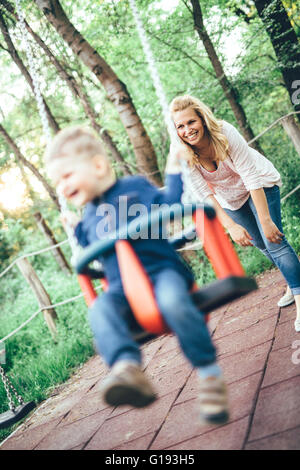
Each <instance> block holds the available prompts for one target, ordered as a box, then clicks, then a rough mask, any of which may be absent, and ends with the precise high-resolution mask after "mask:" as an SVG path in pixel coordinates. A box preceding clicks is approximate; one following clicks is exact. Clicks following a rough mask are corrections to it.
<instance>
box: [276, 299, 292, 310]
mask: <svg viewBox="0 0 300 470" xmlns="http://www.w3.org/2000/svg"><path fill="white" fill-rule="evenodd" d="M294 302H295V299H292V300H290V301H289V302H285V303H284V304H281V303H280V302H278V304H277V305H278V307H280V308H283V307H287V306H288V305H291V304H293V303H294Z"/></svg>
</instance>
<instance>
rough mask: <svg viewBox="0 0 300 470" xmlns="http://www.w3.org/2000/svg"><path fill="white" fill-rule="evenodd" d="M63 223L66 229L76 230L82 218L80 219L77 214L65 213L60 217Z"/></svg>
mask: <svg viewBox="0 0 300 470" xmlns="http://www.w3.org/2000/svg"><path fill="white" fill-rule="evenodd" d="M60 220H61V223H62V224H63V226H64V228H65V229H66V228H67V227H72V228H75V227H76V225H77V224H78V223H79V222H80V217H78V215H77V214H75V212H72V211H64V212H62V214H61V216H60Z"/></svg>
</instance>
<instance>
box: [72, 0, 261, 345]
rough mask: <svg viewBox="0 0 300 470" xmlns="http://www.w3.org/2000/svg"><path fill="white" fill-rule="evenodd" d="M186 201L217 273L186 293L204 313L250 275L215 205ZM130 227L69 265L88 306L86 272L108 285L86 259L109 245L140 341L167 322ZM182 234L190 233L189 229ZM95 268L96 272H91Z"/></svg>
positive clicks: (144, 224)
mask: <svg viewBox="0 0 300 470" xmlns="http://www.w3.org/2000/svg"><path fill="white" fill-rule="evenodd" d="M130 6H131V9H132V12H133V15H134V19H135V23H136V27H137V29H138V32H139V35H140V39H141V43H142V46H143V50H144V53H145V56H146V59H147V62H148V65H149V67H150V72H151V76H152V79H153V84H154V87H155V91H156V94H157V96H158V99H159V102H160V104H161V107H162V110H163V114H164V118H165V121H166V126H167V128H168V131H169V135H170V137H171V141H172V142H176V141H178V139H179V138H178V136H177V132H176V131H175V127H174V124H173V122H172V120H171V117H170V113H169V109H168V104H167V100H166V97H165V94H164V91H163V88H162V85H161V83H160V79H159V75H158V72H157V69H156V64H155V61H154V59H153V57H152V53H151V49H150V45H149V43H148V41H147V38H146V34H145V31H144V29H143V26H142V23H141V20H140V18H139V15H138V11H137V7H136V4H135V1H134V0H130ZM182 174H183V179H184V180H185V181H184V182H185V191H184V193H185V196H190V197H189V199H190V200H191V201H192V196H191V194H190V195H188V194H187V193H188V189H187V185H186V182H187V180H188V177H189V173H188V169H187V168H186V167H185V166H184V165H182ZM189 207H190V208H191V207H192V214H191V215H192V217H193V220H194V224H195V226H194V228H193V229H192V231H193V232H194V235H195V236H196V235H197V236H198V237H199V238H200V239H201V240H202V242H203V248H204V251H205V253H206V254H207V256H208V259H209V260H210V262H211V264H212V266H213V269H214V271H215V273H216V276H217V278H218V279H217V281H215V282H213V283H211V284H210V285H208V286H205V287H204V288H202V289H198V287H197V285H194V286H193V289H192V292H191V295H192V298H193V301H194V303H195V304H196V305H197V307H198V309H199V311H201V312H202V313H204V314H206V320H207V314H208V313H209V312H210V311H212V310H214V309H216V308H218V307H220V306H222V305H224V304H226V303H228V302H230V301H232V300H234V299H237V298H239V297H241V296H243V295H246V294H248V293H249V292H251V291H253V290H255V289H257V285H256V282H255V280H254V279H252V278H248V277H246V276H245V273H244V270H243V268H242V266H241V263H240V260H239V258H238V256H237V254H236V252H235V250H234V247H233V245H232V243H231V242H230V240H229V238H228V236H227V235H226V233H225V231H224V229H223V227H222V225H221V223H220V222H219V220H218V219H217V217H216V213H215V210H214V209H213V208H212V207H211V206H208V205H205V204H189ZM186 209H187V205H185V204H181V205H179V204H177V205H176V209H174V208H172V207H171V208H167V209H164V210H163V211H161V210H160V209H158V210H157V212H156V213H152V214H151V215H149V216H148V215H146V216H144V218H143V220H140V221H139V227H140V231H141V232H142V231H143V230H144V229H145V228H149V227H150V225H151V224H155V223H156V224H158V223H160V222H163V221H164V220H168V221H169V220H171V218H175V217H176V216H178V215H180V216H182V214H186ZM135 231H136V223H135V221H132V222H131V223H130V224H129V225H128V227H125V228H123V229H122V228H121V229H120V231H119V233H115V234H111V236H110V239H109V240H100V241H99V242H95V243H94V244H93V245H92V246H90V247H88V248H86V249H85V250H84V251H83V254H82V255H81V257H80V259H79V260H78V262H77V264H76V266H75V268H76V271H77V273H78V280H79V284H80V286H81V289H82V291H83V293H84V296H85V300H86V303H87V305H88V306H91V305H92V304H93V302H94V301H95V299H96V297H97V294H96V292H95V289H94V287H93V283H92V278H95V277H98V278H102V286H103V289H104V290H106V289H107V288H108V286H107V282H106V280H105V278H103V273H101V272H99V273H98V275H97V273H95V272H94V273H91V272H88V270H89V267H88V264H89V263H90V262H91V261H93V260H95V259H97V257H98V256H100V255H103V254H105V253H107V252H108V251H110V250H113V249H114V250H115V251H116V254H117V259H118V263H119V268H120V274H121V279H122V284H123V288H124V292H125V295H126V297H127V300H128V303H129V305H130V307H131V310H132V312H133V314H134V317H135V323H133V325H131V331H132V334H133V336H134V338H135V339H136V340H137V341H139V342H140V343H143V342H145V341H146V340H148V339H149V336H150V337H151V336H153V335H161V334H164V333H166V332H167V331H168V328H167V326H166V324H165V322H164V320H163V318H162V316H161V314H160V312H159V309H158V306H157V304H156V301H155V298H154V294H153V286H152V284H151V281H150V279H149V277H148V275H147V273H146V272H145V269H144V268H143V266H142V264H141V262H140V260H139V259H138V257H137V255H136V253H135V251H134V242H132V241H129V239H130V238H131V236H130V235H131V234H132V233H133V232H135ZM188 235H191V233H189V234H188ZM187 240H190V237H187V236H186V234H184V233H182V235H181V236H178V237H176V238H173V239H170V240H169V242H170V243H171V244H172V245H173V247H174V248H176V249H178V248H180V247H181V246H182V245H184V244H185V242H186V241H187ZM95 274H96V275H95Z"/></svg>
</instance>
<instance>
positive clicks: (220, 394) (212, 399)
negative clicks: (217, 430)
mask: <svg viewBox="0 0 300 470" xmlns="http://www.w3.org/2000/svg"><path fill="white" fill-rule="evenodd" d="M199 392H200V393H199V404H200V420H201V421H202V422H205V423H210V424H223V423H226V421H228V418H229V410H228V398H227V387H226V384H225V382H224V380H223V377H222V376H220V377H206V378H205V379H204V378H200V390H199Z"/></svg>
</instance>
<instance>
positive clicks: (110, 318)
mask: <svg viewBox="0 0 300 470" xmlns="http://www.w3.org/2000/svg"><path fill="white" fill-rule="evenodd" d="M152 282H153V283H154V290H155V296H156V301H157V304H158V306H159V308H160V311H161V314H162V316H163V317H164V320H165V322H166V324H167V325H168V326H169V327H170V330H171V331H172V332H173V333H174V334H175V335H176V336H177V338H178V341H179V343H180V346H181V348H182V350H183V352H184V354H185V356H186V357H187V359H188V360H189V361H190V362H191V364H192V365H193V366H194V367H200V366H205V365H209V364H211V363H213V362H215V360H216V352H215V348H214V346H213V344H212V341H211V338H210V334H209V331H208V329H207V326H206V323H205V319H204V315H203V314H202V313H201V312H199V311H198V309H197V308H196V307H195V305H194V303H193V302H192V300H191V297H190V294H189V288H188V286H187V282H186V281H185V279H184V278H183V277H182V276H181V275H180V274H178V273H177V272H176V271H174V270H172V269H164V270H163V271H161V272H159V273H158V274H156V275H155V276H152ZM129 315H132V313H131V311H130V308H129V305H128V302H127V300H126V298H125V296H124V293H123V291H122V290H121V289H117V290H115V289H112V290H108V291H107V292H105V293H104V294H102V295H101V296H99V297H98V298H97V300H96V301H95V303H94V305H93V307H92V308H91V309H90V323H91V328H92V331H93V333H94V338H95V343H96V347H97V350H98V352H99V354H100V355H101V356H102V357H103V359H104V360H105V362H106V363H107V364H108V365H109V366H112V365H113V364H114V363H115V362H116V361H119V360H121V359H122V360H124V359H127V360H133V361H137V362H139V363H141V353H140V350H139V347H138V344H137V343H136V342H135V341H134V340H133V339H132V336H131V333H130V331H129V329H128V323H129Z"/></svg>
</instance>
